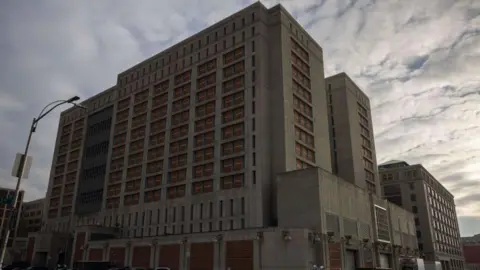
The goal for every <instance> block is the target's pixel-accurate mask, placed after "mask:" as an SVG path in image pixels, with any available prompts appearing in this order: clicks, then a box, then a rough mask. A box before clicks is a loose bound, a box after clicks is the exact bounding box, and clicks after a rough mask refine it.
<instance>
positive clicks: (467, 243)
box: [462, 234, 480, 270]
mask: <svg viewBox="0 0 480 270" xmlns="http://www.w3.org/2000/svg"><path fill="white" fill-rule="evenodd" d="M462 248H463V256H464V257H465V264H466V266H467V269H468V270H480V234H476V235H473V236H470V237H462Z"/></svg>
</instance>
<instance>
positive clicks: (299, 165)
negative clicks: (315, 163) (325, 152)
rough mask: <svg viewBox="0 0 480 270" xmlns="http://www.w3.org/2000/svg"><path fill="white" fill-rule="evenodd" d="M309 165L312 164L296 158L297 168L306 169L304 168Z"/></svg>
mask: <svg viewBox="0 0 480 270" xmlns="http://www.w3.org/2000/svg"><path fill="white" fill-rule="evenodd" d="M310 167H312V165H310V164H308V163H307V162H305V161H302V160H300V159H297V169H306V168H310Z"/></svg>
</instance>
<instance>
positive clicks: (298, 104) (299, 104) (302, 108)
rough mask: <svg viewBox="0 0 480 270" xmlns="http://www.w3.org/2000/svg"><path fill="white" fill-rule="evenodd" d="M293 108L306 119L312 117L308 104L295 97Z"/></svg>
mask: <svg viewBox="0 0 480 270" xmlns="http://www.w3.org/2000/svg"><path fill="white" fill-rule="evenodd" d="M293 107H294V108H295V109H296V110H297V111H299V112H301V113H303V114H305V115H307V116H308V117H312V116H313V113H312V107H311V106H310V105H309V104H307V103H305V102H303V101H302V100H301V99H299V98H297V97H296V96H295V95H294V96H293Z"/></svg>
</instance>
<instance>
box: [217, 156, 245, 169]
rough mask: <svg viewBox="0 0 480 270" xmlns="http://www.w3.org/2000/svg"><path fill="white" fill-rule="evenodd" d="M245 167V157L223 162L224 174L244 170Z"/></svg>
mask: <svg viewBox="0 0 480 270" xmlns="http://www.w3.org/2000/svg"><path fill="white" fill-rule="evenodd" d="M244 166H245V164H244V157H243V156H241V157H235V158H230V159H225V160H222V172H224V173H228V172H232V171H239V170H242V169H243V168H244Z"/></svg>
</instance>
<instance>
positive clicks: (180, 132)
mask: <svg viewBox="0 0 480 270" xmlns="http://www.w3.org/2000/svg"><path fill="white" fill-rule="evenodd" d="M187 135H188V124H186V125H183V126H180V127H176V128H173V129H172V130H171V133H170V140H176V139H180V138H182V137H185V136H187Z"/></svg>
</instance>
